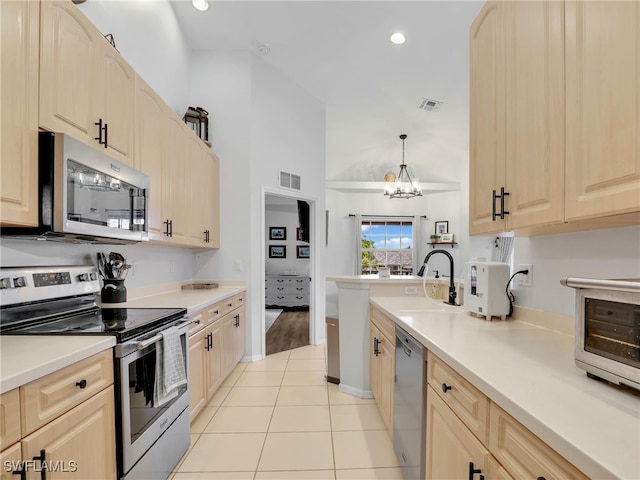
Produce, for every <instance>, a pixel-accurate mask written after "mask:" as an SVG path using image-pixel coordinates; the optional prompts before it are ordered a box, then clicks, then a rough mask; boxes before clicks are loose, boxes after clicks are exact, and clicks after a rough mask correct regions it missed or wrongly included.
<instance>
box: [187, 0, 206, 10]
mask: <svg viewBox="0 0 640 480" xmlns="http://www.w3.org/2000/svg"><path fill="white" fill-rule="evenodd" d="M191 5H193V7H194V8H195V9H196V10H200V11H201V12H204V11H206V10H207V9H208V8H209V2H208V1H207V0H191Z"/></svg>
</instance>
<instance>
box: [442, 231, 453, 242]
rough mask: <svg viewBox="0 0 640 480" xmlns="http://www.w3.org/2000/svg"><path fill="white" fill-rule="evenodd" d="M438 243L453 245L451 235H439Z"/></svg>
mask: <svg viewBox="0 0 640 480" xmlns="http://www.w3.org/2000/svg"><path fill="white" fill-rule="evenodd" d="M440 243H453V233H443V234H442V235H440Z"/></svg>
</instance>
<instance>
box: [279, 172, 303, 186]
mask: <svg viewBox="0 0 640 480" xmlns="http://www.w3.org/2000/svg"><path fill="white" fill-rule="evenodd" d="M280 186H281V187H284V188H291V189H293V190H300V175H294V174H293V173H288V172H283V171H280Z"/></svg>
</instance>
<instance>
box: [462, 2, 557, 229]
mask: <svg viewBox="0 0 640 480" xmlns="http://www.w3.org/2000/svg"><path fill="white" fill-rule="evenodd" d="M563 13H564V4H563V3H562V2H487V4H485V6H484V7H483V9H482V10H481V12H480V14H479V15H478V16H477V17H476V19H475V21H474V23H473V24H472V26H471V29H470V59H471V63H470V69H471V76H470V92H471V97H470V114H471V127H470V135H471V138H470V142H471V143H470V171H469V175H470V182H469V189H470V192H469V198H470V202H469V208H470V226H469V229H470V233H472V234H480V233H495V232H500V231H503V230H513V229H521V228H525V227H531V226H540V225H549V224H556V223H561V222H562V221H563V192H564V124H565V119H564V24H563Z"/></svg>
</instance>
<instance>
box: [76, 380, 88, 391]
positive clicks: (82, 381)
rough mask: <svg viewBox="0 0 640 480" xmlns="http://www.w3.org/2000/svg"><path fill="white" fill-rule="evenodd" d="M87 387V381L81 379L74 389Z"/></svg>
mask: <svg viewBox="0 0 640 480" xmlns="http://www.w3.org/2000/svg"><path fill="white" fill-rule="evenodd" d="M86 386H87V381H86V380H85V379H84V378H83V379H82V380H80V381H79V382H76V387H80V388H81V389H82V388H85V387H86Z"/></svg>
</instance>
